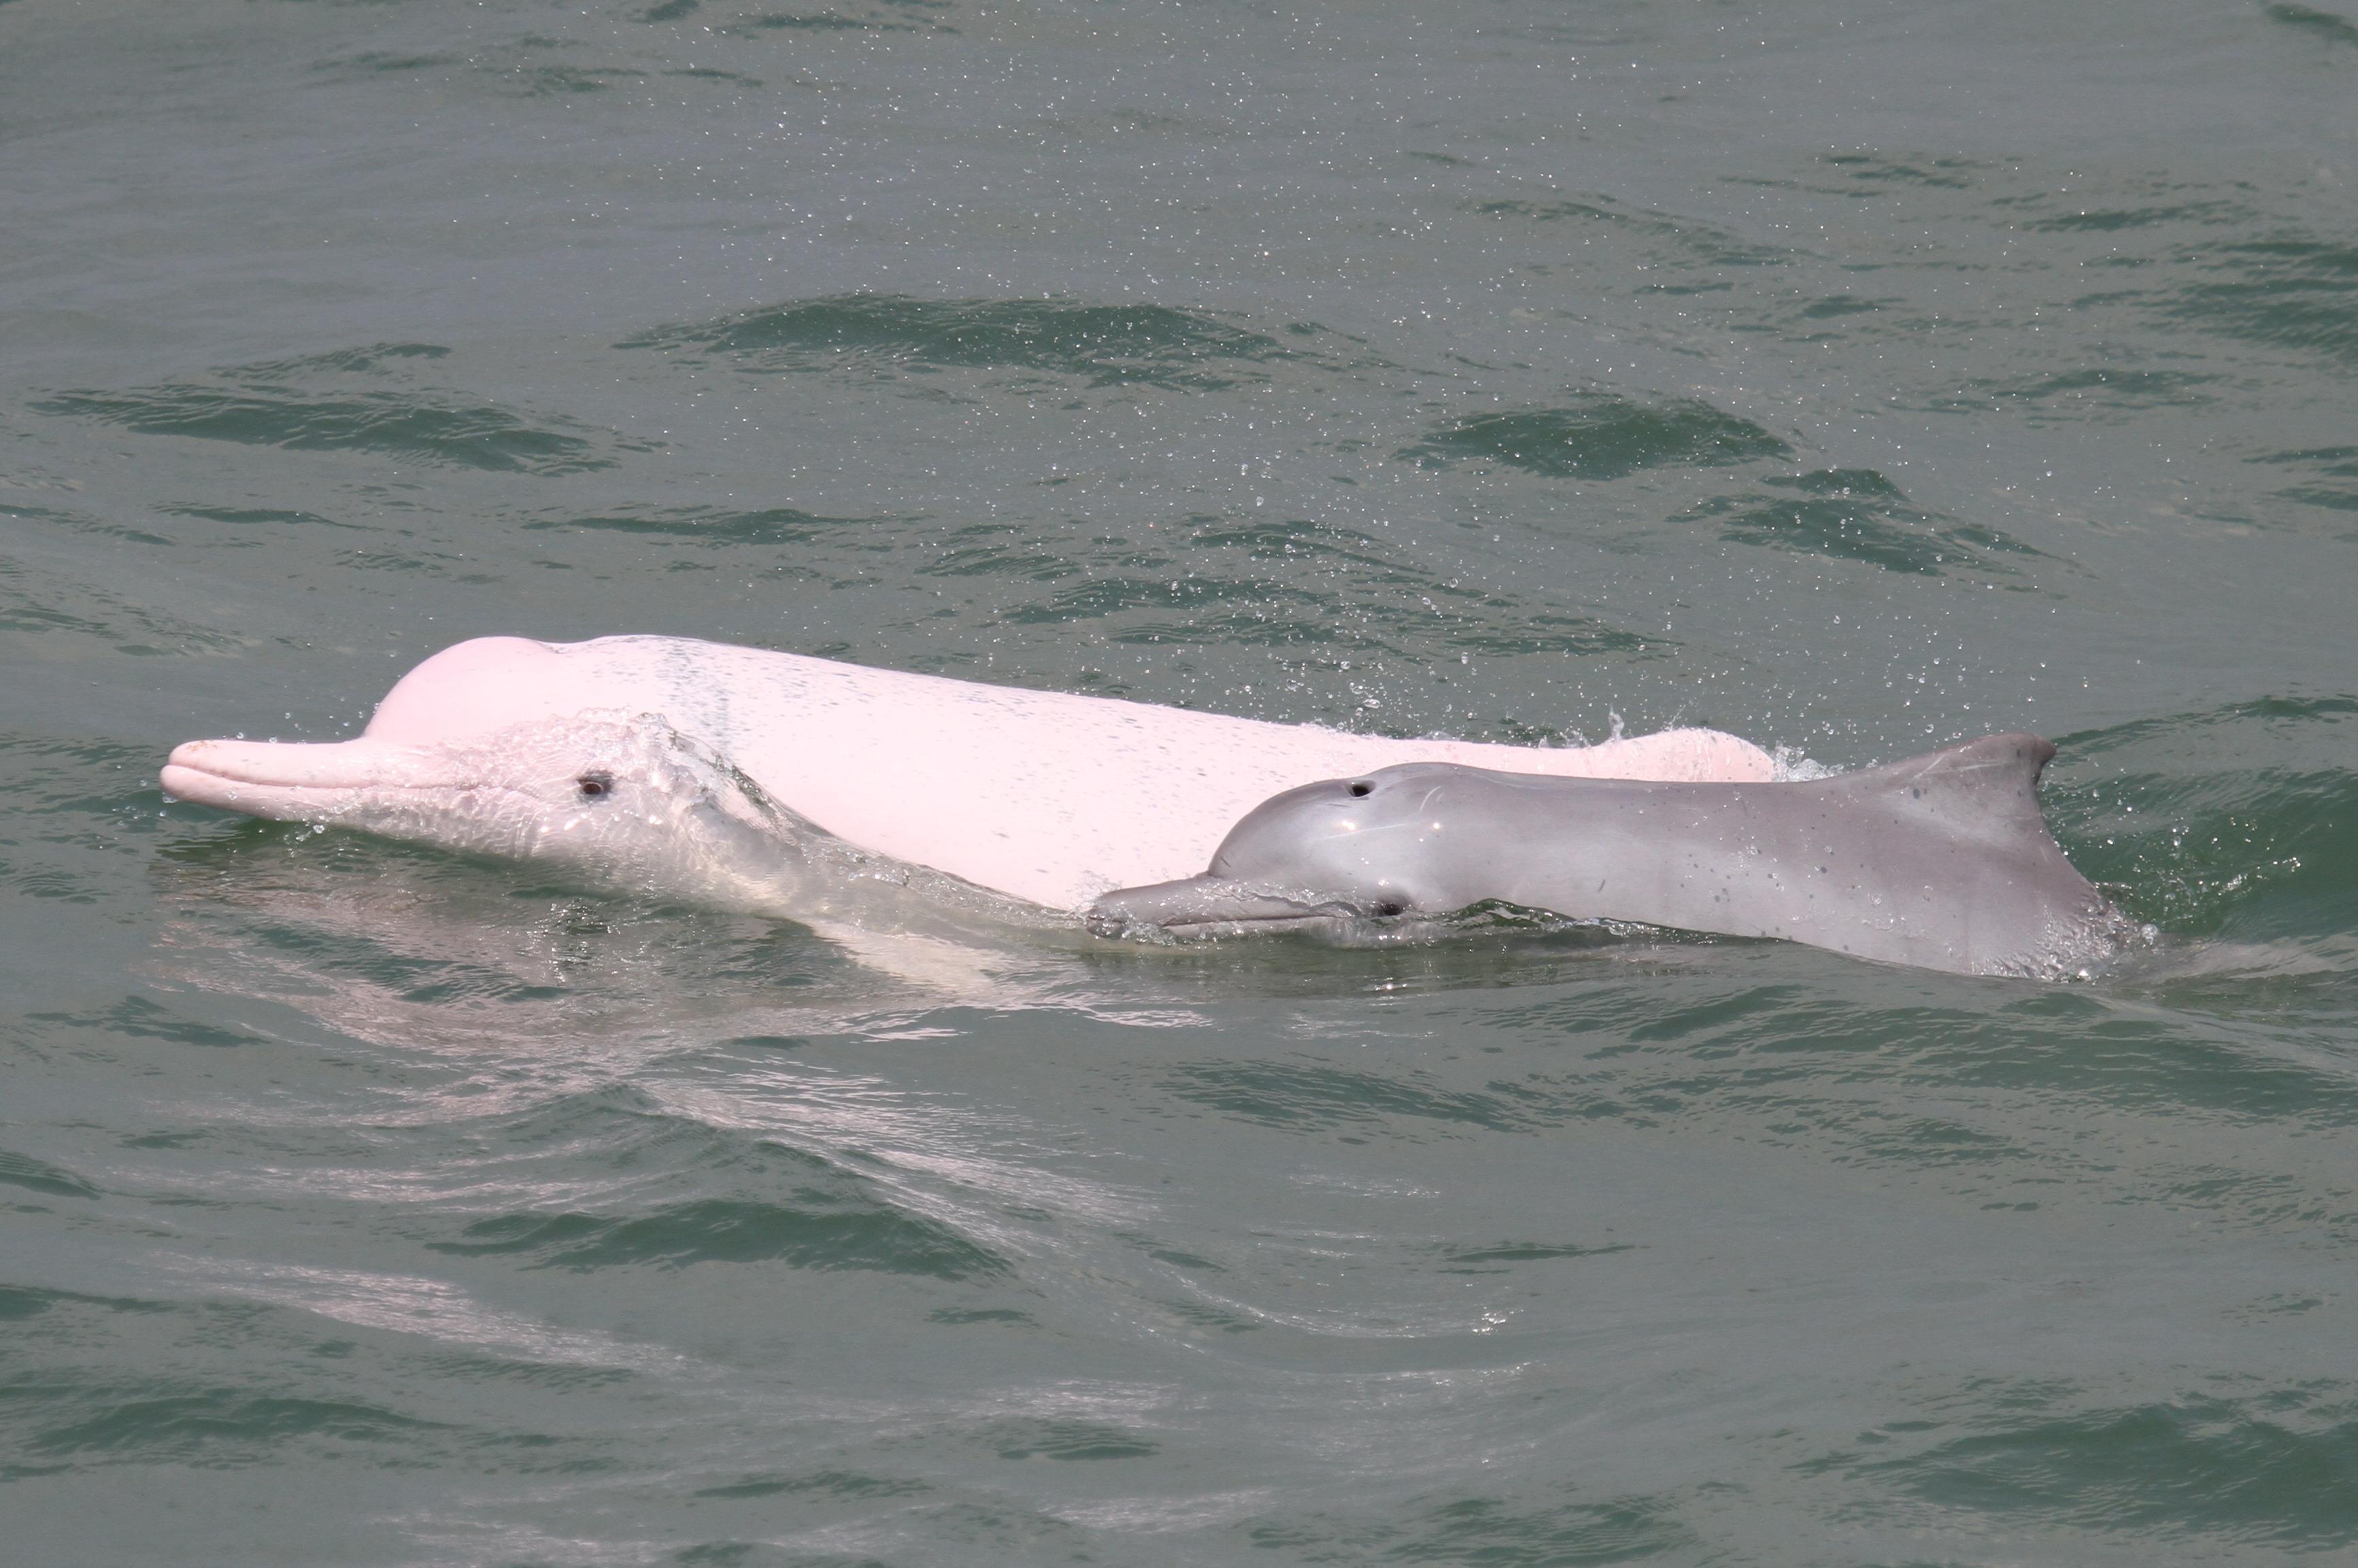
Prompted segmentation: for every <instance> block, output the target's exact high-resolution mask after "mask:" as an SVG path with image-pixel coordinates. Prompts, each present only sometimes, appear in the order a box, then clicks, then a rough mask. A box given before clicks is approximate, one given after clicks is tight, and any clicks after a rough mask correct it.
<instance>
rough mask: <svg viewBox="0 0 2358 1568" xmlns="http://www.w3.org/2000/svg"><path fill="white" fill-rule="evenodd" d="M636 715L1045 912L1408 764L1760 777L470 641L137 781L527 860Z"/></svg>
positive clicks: (816, 664)
mask: <svg viewBox="0 0 2358 1568" xmlns="http://www.w3.org/2000/svg"><path fill="white" fill-rule="evenodd" d="M650 716H652V718H653V719H660V721H661V723H662V724H663V725H664V726H665V727H667V730H668V731H669V732H674V733H676V736H678V737H683V738H685V742H684V743H687V744H692V745H693V746H694V747H695V748H697V749H698V751H699V752H700V753H701V754H704V755H707V756H708V757H710V758H713V759H718V760H719V762H721V763H722V764H725V767H726V768H727V769H728V770H731V771H733V773H735V774H741V775H742V776H743V778H744V779H747V780H750V781H751V782H752V784H755V785H757V786H758V789H759V793H760V794H761V795H764V796H766V797H767V798H768V800H769V801H770V802H772V803H774V804H775V805H776V806H783V807H784V808H786V809H787V810H789V811H791V812H793V813H795V815H797V816H800V817H803V818H805V819H806V820H807V821H808V822H809V823H811V824H814V825H816V826H817V827H821V828H824V829H825V830H826V831H827V832H828V833H830V834H833V835H835V836H836V837H837V838H840V839H843V840H845V841H847V842H848V843H849V844H850V845H853V846H856V847H858V848H860V849H865V850H869V851H871V852H873V853H876V854H880V855H883V856H888V857H891V858H892V859H894V860H903V861H908V862H913V863H914V864H916V865H920V866H928V867H932V868H934V869H935V870H936V871H945V872H947V873H949V874H951V875H952V876H955V877H958V878H961V879H963V880H965V881H969V882H972V883H976V884H978V885H979V886H981V887H984V888H989V889H992V890H995V891H997V892H1002V893H1007V894H1010V895H1012V896H1013V897H1016V898H1019V899H1022V900H1026V901H1028V902H1030V903H1037V904H1043V905H1046V906H1048V907H1051V908H1055V909H1066V910H1072V909H1080V908H1082V907H1084V906H1086V905H1087V904H1088V903H1089V902H1090V901H1091V900H1092V899H1094V898H1095V897H1096V896H1097V895H1098V894H1099V893H1102V892H1106V891H1107V890H1109V889H1111V888H1126V887H1134V886H1138V885H1140V884H1142V883H1149V882H1159V881H1170V880H1172V879H1174V878H1180V877H1185V876H1190V875H1193V874H1194V873H1195V872H1197V871H1201V870H1202V869H1203V868H1204V866H1205V865H1206V863H1208V861H1209V859H1210V857H1211V854H1212V852H1213V850H1214V849H1217V847H1218V846H1219V844H1220V841H1221V839H1222V838H1224V837H1225V836H1226V835H1227V834H1228V830H1229V829H1230V828H1231V827H1235V826H1236V824H1237V822H1238V819H1239V818H1241V817H1243V816H1244V815H1245V814H1246V813H1247V812H1249V811H1250V810H1252V809H1253V807H1255V806H1258V805H1260V803H1261V802H1262V801H1264V800H1267V799H1268V798H1269V797H1270V796H1271V795H1276V794H1278V793H1279V792H1281V791H1283V790H1288V789H1293V788H1295V787H1296V786H1298V785H1302V784H1309V783H1311V782H1313V781H1314V780H1319V779H1328V778H1334V777H1336V776H1339V775H1348V774H1353V773H1365V772H1368V771H1370V770H1373V769H1376V768H1381V767H1386V766H1390V765H1393V764H1398V763H1403V762H1455V763H1461V764H1464V765H1466V766H1470V767H1477V768H1487V769H1494V770H1500V771H1505V772H1510V773H1545V774H1553V775H1557V776H1561V777H1571V778H1619V779H1655V780H1666V781H1680V782H1689V783H1693V782H1705V781H1721V782H1736V781H1752V780H1766V779H1768V778H1769V777H1770V776H1771V775H1772V773H1773V771H1774V770H1773V765H1772V762H1771V760H1770V758H1769V757H1768V754H1767V753H1766V752H1762V751H1761V750H1760V749H1759V748H1758V747H1757V746H1754V745H1752V744H1750V743H1748V742H1747V741H1741V740H1738V739H1736V737H1734V736H1732V735H1725V734H1722V733H1719V732H1717V731H1715V730H1668V731H1665V732H1663V733H1661V734H1658V735H1649V736H1644V737H1641V738H1639V739H1635V740H1624V741H1608V742H1606V743H1605V744H1602V745H1597V746H1590V747H1580V748H1571V747H1565V748H1541V747H1520V746H1495V745H1483V744H1476V743H1473V742H1469V741H1401V740H1392V739H1389V738H1386V737H1381V736H1373V735H1352V734H1346V733H1344V732H1342V731H1340V730H1326V729H1322V728H1318V727H1316V726H1312V725H1296V724H1272V723H1267V722H1263V721H1260V720H1258V719H1237V718H1231V717H1228V716H1226V715H1222V714H1217V713H1198V712H1192V711H1188V710H1185V709H1181V708H1161V707H1154V706H1152V705H1149V704H1145V703H1138V702H1126V701H1121V700H1118V699H1115V698H1111V697H1085V696H1079V695H1076V694H1072V693H1065V692H1045V691H1025V690H1019V689H1015V688H1011V687H997V686H981V685H976V684H973V683H971V682H967V681H959V680H949V679H945V678H943V677H940V676H923V675H909V674H904V673H901V672H898V671H892V670H878V669H869V668H866V667H863V666H860V665H846V664H838V663H835V662H833V661H830V660H827V659H816V658H808V657H805V656H802V655H799V654H780V653H770V652H765V651H763V650H759V649H752V648H741V647H732V646H729V645H726V644H722V643H705V642H698V641H695V640H693V639H689V638H679V637H605V638H600V639H598V640H596V641H594V642H588V643H535V642H529V641H526V640H525V639H523V638H517V637H485V638H480V639H477V640H476V641H473V642H469V643H459V644H458V645H456V646H455V647H451V648H448V649H445V650H444V651H443V652H441V653H439V654H435V655H434V656H433V657H432V658H429V659H427V661H426V662H425V663H424V664H421V665H418V666H417V667H416V669H414V670H412V671H411V672H410V673H409V674H408V675H407V676H405V677H403V679H402V680H401V681H400V683H399V684H397V685H396V686H395V687H394V688H393V690H392V691H391V692H390V693H389V694H387V696H386V697H385V698H384V702H382V703H381V704H379V705H378V708H377V710H376V715H375V717H374V718H373V719H372V720H371V721H370V723H369V726H368V729H367V730H366V731H365V732H364V733H363V734H362V736H361V738H360V739H358V740H355V741H342V742H339V743H333V744H324V745H293V744H276V743H261V742H249V741H189V742H188V743H187V744H185V745H183V746H180V747H179V748H178V749H177V750H176V751H174V752H173V753H172V756H171V761H170V762H169V763H168V765H167V766H166V767H165V769H164V772H163V784H164V787H165V789H166V790H167V791H168V793H169V794H171V795H175V796H178V798H180V799H183V800H190V801H196V802H199V803H200V804H203V805H206V806H219V807H222V808H223V809H226V810H232V811H242V812H245V813H248V814H250V815H253V816H268V817H278V818H285V819H292V820H303V821H323V822H350V823H352V825H354V826H358V827H365V828H369V829H372V830H374V831H379V832H387V833H392V834H394V835H395V836H397V837H404V838H418V839H423V840H427V841H440V842H449V843H454V844H458V845H460V847H465V848H477V849H481V848H486V847H489V848H492V849H494V850H496V851H499V852H508V853H522V854H529V853H533V852H535V848H534V847H535V845H538V844H541V843H544V842H553V841H555V836H556V835H557V834H558V833H559V831H560V830H561V829H566V828H568V827H569V825H571V824H574V823H575V822H577V821H579V820H585V819H589V818H591V817H594V816H596V814H597V813H598V812H599V811H600V809H602V808H603V806H604V803H605V802H606V801H607V800H608V799H611V797H612V792H613V791H614V790H615V789H616V788H617V784H616V777H617V775H616V773H615V771H614V770H615V767H616V766H617V765H618V764H615V763H611V762H603V763H601V762H600V761H599V760H598V758H597V757H596V756H595V755H593V754H592V751H594V747H592V749H591V751H584V750H582V749H581V748H582V747H584V746H590V744H591V743H590V741H585V740H584V739H583V737H585V736H591V737H594V736H595V735H596V734H599V733H610V732H612V729H613V726H614V725H615V724H617V723H621V724H628V723H631V722H634V721H644V720H647V719H649V718H650ZM600 724H604V725H606V726H607V729H606V730H603V731H601V730H600V729H599V726H600ZM558 736H562V737H564V738H565V739H564V746H563V747H559V746H558V744H557V741H556V740H554V739H551V738H552V737H558ZM567 748H569V749H567ZM560 750H563V751H564V754H563V755H562V756H557V755H556V753H557V752H558V751H560ZM626 750H627V748H626ZM535 752H547V753H549V755H550V758H551V759H552V760H550V761H549V762H547V764H546V767H543V769H542V771H543V772H549V770H550V769H554V770H556V771H555V772H554V773H550V776H551V777H552V778H554V779H556V780H557V783H556V784H553V785H550V786H549V787H548V788H547V789H545V790H543V791H542V795H541V797H536V798H538V805H537V806H534V807H533V809H534V810H535V811H538V812H539V813H540V814H541V815H540V816H539V817H537V818H534V819H533V820H532V821H530V822H528V823H526V824H525V826H524V827H515V828H514V829H513V830H509V829H503V830H502V834H501V835H499V836H492V837H487V836H486V835H484V834H481V833H475V834H472V835H466V834H454V833H445V832H440V831H438V830H436V827H435V826H434V825H435V823H436V822H437V821H438V820H439V819H440V818H441V817H442V816H448V815H449V814H450V813H453V812H456V813H459V814H460V815H462V816H464V815H467V814H469V813H473V814H476V815H481V813H482V812H484V811H487V810H490V809H491V807H490V806H487V805H486V804H485V803H486V802H487V801H489V800H490V799H491V798H492V796H495V795H496V796H498V797H499V798H501V799H503V800H514V801H524V800H525V798H526V796H527V795H529V794H530V791H529V790H526V789H524V788H522V787H521V786H516V785H514V784H511V783H505V782H502V781H505V780H510V779H511V778H512V777H523V776H525V775H528V774H531V773H532V771H533V768H534V767H535V765H536V763H537V761H538V760H537V759H536V758H535ZM559 775H561V776H559ZM601 780H602V781H603V783H602V784H601V783H600V781H601ZM624 782H627V781H626V780H625V781H624ZM535 787H538V786H535ZM551 813H554V814H555V815H554V816H551V815H549V814H551ZM511 816H515V817H516V819H517V820H519V821H522V820H524V814H522V808H521V807H519V808H517V811H515V812H512V813H511Z"/></svg>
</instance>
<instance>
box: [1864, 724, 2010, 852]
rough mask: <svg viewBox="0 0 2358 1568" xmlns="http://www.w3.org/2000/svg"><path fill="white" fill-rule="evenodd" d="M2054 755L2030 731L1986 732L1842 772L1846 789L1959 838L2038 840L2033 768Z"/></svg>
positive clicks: (1995, 840)
mask: <svg viewBox="0 0 2358 1568" xmlns="http://www.w3.org/2000/svg"><path fill="white" fill-rule="evenodd" d="M2054 755H2055V746H2054V742H2052V741H2046V740H2042V739H2041V738H2040V737H2039V736H2037V735H2029V734H2012V735H1985V736H1984V737H1982V738H1981V739H1980V740H1978V741H1966V742H1965V743H1964V744H1963V745H1962V746H1951V747H1949V748H1948V749H1947V750H1945V751H1940V752H1931V753H1930V754H1929V755H1926V756H1921V757H1910V758H1909V759H1908V760H1907V761H1906V762H1890V763H1887V764H1885V765H1884V766H1882V767H1879V768H1867V769H1864V770H1862V771H1861V772H1858V773H1851V774H1848V775H1846V778H1845V782H1847V783H1848V784H1850V785H1851V786H1852V787H1853V788H1855V789H1856V790H1858V791H1860V792H1861V793H1865V794H1871V795H1883V796H1886V797H1887V798H1892V799H1893V800H1894V803H1895V804H1896V805H1898V806H1900V807H1901V809H1902V810H1904V811H1905V812H1906V813H1907V814H1908V815H1909V816H1920V817H1926V818H1930V819H1931V820H1932V821H1935V822H1938V823H1939V824H1941V825H1942V827H1946V828H1947V829H1948V830H1949V831H1950V832H1952V833H1954V834H1956V835H1957V836H1958V837H1960V838H1974V839H1978V840H1980V841H1983V842H1985V843H1993V844H1996V843H2005V842H2008V841H2013V840H2019V839H2021V838H2024V837H2026V836H2028V837H2032V838H2038V839H2039V840H2041V841H2045V840H2046V839H2047V838H2048V833H2047V819H2046V818H2045V817H2044V816H2040V815H2039V773H2041V772H2042V771H2043V770H2044V769H2045V768H2046V766H2047V763H2048V760H2049V759H2050V758H2051V757H2053V756H2054Z"/></svg>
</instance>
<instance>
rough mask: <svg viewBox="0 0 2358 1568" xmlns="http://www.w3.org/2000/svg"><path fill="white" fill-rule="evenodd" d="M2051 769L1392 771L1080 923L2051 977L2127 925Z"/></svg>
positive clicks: (1974, 753) (1958, 752) (1987, 759)
mask: <svg viewBox="0 0 2358 1568" xmlns="http://www.w3.org/2000/svg"><path fill="white" fill-rule="evenodd" d="M2054 754H2055V748H2054V747H2053V746H2052V745H2050V744H2049V743H2048V742H2047V741H2043V740H2040V739H2039V737H2038V736H2036V735H1993V736H1989V737H1987V738H1986V739H1984V740H1980V741H1972V742H1969V743H1968V744H1965V745H1962V746H1952V747H1950V748H1948V749H1947V750H1946V751H1942V752H1931V754H1929V755H1926V756H1921V757H1913V758H1910V759H1909V760H1908V761H1906V762H1893V763H1891V764H1889V765H1887V766H1885V767H1879V768H1868V769H1864V770H1862V771H1860V772H1857V773H1844V774H1840V775H1838V776H1836V777H1833V778H1826V779H1814V780H1809V781H1805V782H1792V783H1779V784H1646V783H1631V782H1624V781H1619V780H1606V779H1569V778H1554V777H1546V776H1541V775H1537V774H1529V773H1494V772H1490V771H1488V770H1487V769H1482V768H1468V767H1460V766H1456V765H1454V764H1450V763H1444V762H1414V763H1409V764H1405V765H1403V766H1400V767H1391V768H1383V769H1379V770H1378V771H1376V772H1374V773H1367V774H1364V775H1361V776H1360V777H1357V778H1353V779H1330V780H1327V781H1325V782H1323V783H1320V784H1305V785H1303V787H1301V788H1299V789H1292V790H1287V791H1286V792H1285V793H1283V794H1282V795H1274V796H1272V797H1271V798H1270V799H1269V800H1266V801H1264V802H1262V803H1261V804H1260V806H1256V807H1255V808H1254V809H1253V810H1252V811H1250V812H1249V813H1248V814H1247V815H1246V816H1245V817H1244V818H1243V819H1242V820H1241V821H1239V822H1238V824H1237V826H1236V827H1234V828H1233V829H1231V830H1230V832H1229V834H1228V838H1226V839H1225V840H1223V841H1222V843H1221V845H1220V848H1219V850H1218V852H1217V854H1215V855H1214V856H1213V859H1212V865H1211V869H1210V870H1209V871H1206V873H1205V874H1204V875H1202V876H1199V877H1190V878H1186V879H1184V880H1183V881H1172V882H1160V883H1156V884H1154V885H1152V886H1150V887H1137V888H1124V889H1121V890H1120V891H1118V892H1109V893H1107V894H1106V895H1104V896H1103V897H1102V898H1100V899H1099V900H1098V902H1097V903H1096V904H1095V905H1093V906H1092V908H1091V911H1090V916H1091V923H1092V925H1095V926H1096V928H1098V930H1100V931H1106V932H1118V931H1121V930H1125V929H1135V928H1136V927H1138V926H1141V925H1146V926H1160V927H1163V928H1164V929H1166V930H1171V931H1174V932H1178V933H1181V934H1189V935H1208V934H1215V933H1225V932H1229V931H1237V930H1246V929H1255V928H1271V927H1285V926H1290V927H1302V926H1315V925H1327V924H1340V923H1346V922H1349V921H1351V920H1354V919H1358V918H1364V917H1368V916H1377V917H1381V916H1386V915H1395V914H1412V913H1414V914H1444V913H1447V912H1449V911H1451V910H1457V909H1463V908H1466V907H1467V906H1468V905H1471V904H1476V903H1485V902H1488V901H1498V902H1500V903H1511V904H1520V905H1522V906H1525V907H1527V908H1532V909H1543V910H1549V911H1552V912H1554V913H1555V914H1563V915H1568V916H1571V917H1573V918H1575V919H1603V920H1619V921H1631V922H1639V923H1642V924H1645V925H1663V926H1672V927H1676V928H1679V929H1682V930H1688V931H1706V932H1717V933H1722V934H1725V935H1735V936H1769V937H1782V938H1784V939H1787V940H1790V941H1794V942H1805V943H1809V944H1811V945H1812V946H1819V947H1828V948H1832V949H1833V950H1834V951H1837V952H1842V953H1848V954H1852V955H1854V956H1855V957H1862V958H1874V959H1880V960H1883V961H1886V962H1889V963H1898V964H1912V965H1916V966H1919V967H1920V968H1930V969H1945V970H1949V971H1951V972H1952V973H1958V974H2010V975H2026V976H2038V977H2045V978H2056V977H2061V976H2066V975H2071V974H2074V973H2077V972H2079V971H2081V970H2082V969H2083V968H2085V967H2086V966H2087V965H2089V964H2091V963H2093V962H2096V961H2098V960H2100V959H2101V958H2103V957H2106V956H2108V955H2109V954H2111V953H2113V952H2115V951H2116V950H2117V949H2118V947H2119V946H2120V945H2121V944H2122V942H2123V941H2125V939H2127V938H2128V937H2130V936H2131V935H2134V934H2135V931H2136V927H2135V926H2134V925H2132V923H2130V922H2129V921H2128V920H2127V919H2126V918H2125V916H2123V915H2122V914H2120V913H2119V912H2118V911H2117V910H2115V908H2114V907H2113V906H2112V905H2111V903H2108V902H2106V900H2105V898H2104V895H2103V894H2102V893H2101V892H2097V891H2096V888H2095V887H2094V885H2093V884H2092V883H2091V882H2090V881H2088V880H2087V879H2086V878H2085V877H2082V875H2081V874H2080V873H2079V872H2078V871H2074V870H2073V869H2072V867H2071V862H2070V861H2069V860H2065V859H2064V858H2063V851H2062V849H2061V848H2060V847H2059V846H2058V845H2057V844H2056V842H2055V840H2054V838H2052V837H2051V836H2050V834H2049V833H2048V831H2047V824H2046V820H2045V819H2044V818H2043V817H2042V816H2040V815H2039V795H2038V786H2039V771H2040V770H2041V769H2042V768H2044V767H2045V766H2046V764H2047V761H2048V759H2049V758H2050V757H2052V756H2053V755H2054Z"/></svg>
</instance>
